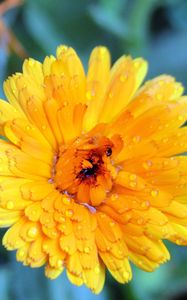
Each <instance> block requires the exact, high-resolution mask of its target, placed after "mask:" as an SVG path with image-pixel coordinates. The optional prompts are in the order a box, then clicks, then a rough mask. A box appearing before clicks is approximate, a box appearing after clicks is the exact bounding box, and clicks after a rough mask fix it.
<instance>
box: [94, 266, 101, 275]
mask: <svg viewBox="0 0 187 300" xmlns="http://www.w3.org/2000/svg"><path fill="white" fill-rule="evenodd" d="M94 271H95V273H96V274H99V273H100V271H101V270H100V268H99V266H96V267H95V269H94Z"/></svg>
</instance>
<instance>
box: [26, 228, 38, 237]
mask: <svg viewBox="0 0 187 300" xmlns="http://www.w3.org/2000/svg"><path fill="white" fill-rule="evenodd" d="M37 234H38V229H37V228H36V227H31V228H30V229H29V230H28V232H27V235H28V237H30V238H34V237H36V236H37Z"/></svg>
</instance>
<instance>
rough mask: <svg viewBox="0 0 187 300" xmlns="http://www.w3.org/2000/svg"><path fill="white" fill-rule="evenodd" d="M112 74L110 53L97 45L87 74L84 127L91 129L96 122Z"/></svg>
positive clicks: (91, 56) (87, 129)
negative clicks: (86, 106)
mask: <svg viewBox="0 0 187 300" xmlns="http://www.w3.org/2000/svg"><path fill="white" fill-rule="evenodd" d="M109 75H110V53H109V52H108V50H107V48H105V47H96V48H95V49H94V50H93V51H92V53H91V55H90V59H89V66H88V74H87V88H86V98H87V105H88V108H87V111H86V114H85V117H84V125H83V127H84V129H85V130H86V131H89V130H90V129H91V128H93V127H94V126H95V125H96V123H97V119H98V116H99V113H100V110H101V108H102V105H103V97H104V93H105V91H106V88H107V84H108V81H109Z"/></svg>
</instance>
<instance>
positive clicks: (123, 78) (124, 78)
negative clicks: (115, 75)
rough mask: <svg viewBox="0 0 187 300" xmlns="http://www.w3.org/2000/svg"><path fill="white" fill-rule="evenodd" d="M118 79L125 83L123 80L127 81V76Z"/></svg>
mask: <svg viewBox="0 0 187 300" xmlns="http://www.w3.org/2000/svg"><path fill="white" fill-rule="evenodd" d="M119 79H120V81H121V82H125V80H126V79H127V75H121V76H120V78H119Z"/></svg>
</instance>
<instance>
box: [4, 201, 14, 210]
mask: <svg viewBox="0 0 187 300" xmlns="http://www.w3.org/2000/svg"><path fill="white" fill-rule="evenodd" d="M6 208H7V209H13V208H14V202H13V201H8V202H7V203H6Z"/></svg>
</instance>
